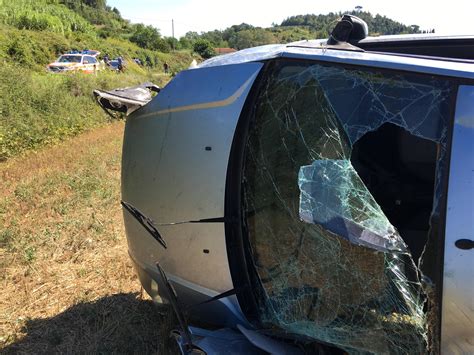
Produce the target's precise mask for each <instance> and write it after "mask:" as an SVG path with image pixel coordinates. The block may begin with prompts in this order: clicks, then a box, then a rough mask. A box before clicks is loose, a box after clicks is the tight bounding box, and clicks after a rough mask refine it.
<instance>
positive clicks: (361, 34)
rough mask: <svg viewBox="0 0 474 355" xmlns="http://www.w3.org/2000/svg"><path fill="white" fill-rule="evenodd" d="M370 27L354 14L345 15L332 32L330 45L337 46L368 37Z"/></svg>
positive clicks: (328, 42)
mask: <svg viewBox="0 0 474 355" xmlns="http://www.w3.org/2000/svg"><path fill="white" fill-rule="evenodd" d="M368 33H369V28H368V26H367V23H365V21H364V20H362V19H360V18H359V17H357V16H353V15H347V14H346V15H343V16H342V18H341V19H339V21H338V23H337V24H336V27H334V29H333V30H332V32H331V35H330V36H329V39H328V41H327V44H328V45H332V46H337V45H343V46H344V45H345V46H347V44H350V43H357V42H359V41H360V40H362V39H364V38H365V37H367V35H368Z"/></svg>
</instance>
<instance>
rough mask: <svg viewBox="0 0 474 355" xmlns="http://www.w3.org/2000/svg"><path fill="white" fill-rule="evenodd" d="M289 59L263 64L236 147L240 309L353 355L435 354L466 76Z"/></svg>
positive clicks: (230, 237)
mask: <svg viewBox="0 0 474 355" xmlns="http://www.w3.org/2000/svg"><path fill="white" fill-rule="evenodd" d="M289 56H291V58H279V59H276V60H271V61H268V62H267V63H266V67H265V68H264V70H263V73H264V74H262V75H261V76H260V78H259V81H258V82H257V83H256V88H255V90H254V93H253V96H250V97H249V98H248V99H247V103H246V109H244V114H243V116H242V117H241V121H240V122H239V126H238V127H237V131H236V134H235V137H240V138H239V139H236V138H234V146H233V148H232V151H233V155H232V156H231V160H230V165H229V169H230V170H229V172H228V177H231V178H230V179H228V182H227V183H228V186H227V191H228V192H227V193H226V197H227V202H226V205H227V206H229V207H228V209H227V211H226V215H227V218H229V219H232V220H233V222H232V223H228V224H227V227H226V236H227V244H228V245H233V246H234V248H233V249H232V251H230V250H229V251H228V257H229V263H230V265H231V272H232V275H233V280H234V286H235V287H236V288H237V289H238V290H240V291H239V292H238V297H239V302H240V303H241V307H242V309H243V310H244V312H247V314H246V315H247V317H248V318H249V319H252V318H253V319H255V322H257V323H260V324H262V325H265V326H266V327H268V326H271V327H274V328H275V329H280V330H281V331H282V332H283V333H285V334H290V333H293V334H298V335H300V336H306V337H310V338H313V339H316V340H319V341H321V342H324V343H327V344H333V345H335V346H337V347H340V348H341V349H344V350H346V351H349V352H353V351H356V352H372V353H387V352H393V351H397V352H402V353H414V352H415V353H422V352H426V351H427V350H428V349H434V351H435V352H436V351H438V350H439V347H440V321H441V307H440V304H441V302H442V294H443V291H444V292H446V289H444V290H443V270H444V269H445V265H444V264H443V258H444V253H443V249H444V244H445V223H446V201H447V197H448V191H447V186H448V179H449V174H450V173H449V167H450V157H451V151H450V150H451V145H452V144H453V147H454V144H455V141H453V139H452V127H453V122H454V112H455V104H456V100H457V92H458V89H459V83H460V80H459V78H454V77H450V75H449V74H448V73H447V72H446V73H445V74H444V75H441V74H436V73H433V72H435V71H436V70H432V69H431V73H427V71H429V70H426V68H424V65H425V64H426V65H430V66H433V63H432V62H428V61H426V62H425V61H423V60H418V62H417V64H418V66H417V65H410V66H407V65H405V66H400V67H403V68H404V69H403V70H397V69H396V67H397V65H396V63H395V65H394V63H388V61H387V59H386V57H385V58H384V60H385V61H387V63H386V64H380V63H377V64H376V66H371V64H370V63H364V65H363V66H362V65H354V64H353V63H349V62H350V61H349V60H348V61H347V63H346V64H344V62H345V61H344V60H341V59H340V58H339V59H338V60H337V61H338V63H331V62H330V59H327V58H323V60H312V59H311V58H310V56H306V57H307V58H298V55H297V54H295V53H292V54H291V55H289ZM363 56H364V55H361V57H362V58H363ZM283 57H284V56H283ZM302 57H304V56H302ZM348 57H349V56H348ZM404 60H406V59H402V61H404ZM395 62H396V60H395ZM415 62H416V61H415ZM440 63H442V62H440ZM384 67H385V68H384ZM440 73H441V71H440ZM461 82H462V80H461ZM466 105H467V106H469V107H470V108H471V109H472V100H471V101H470V102H469V103H468V104H466ZM471 118H472V116H471ZM471 122H472V121H471ZM242 137H243V138H242ZM464 151H465V149H464ZM471 156H472V154H471ZM242 157H243V158H242ZM471 171H472V170H471ZM471 174H472V173H471ZM471 182H472V176H471ZM229 184H230V185H229ZM450 189H451V187H450ZM468 191H469V190H468ZM470 192H471V193H472V187H471V190H470ZM470 201H472V196H471V199H470ZM237 205H239V206H240V207H232V206H237ZM236 215H237V216H240V218H239V219H240V221H241V222H240V223H235V222H234V221H235V216H236ZM471 216H472V213H471ZM462 218H464V220H465V221H466V223H467V221H468V220H467V219H466V218H467V216H465V217H462ZM466 228H467V229H468V230H470V233H471V234H472V224H471V225H470V226H467V227H466ZM466 233H467V232H466ZM239 238H240V239H241V242H240V243H239V241H238V239H239ZM446 243H448V241H446ZM238 245H240V246H241V248H235V246H238ZM447 250H448V248H447ZM465 260H467V259H465ZM465 272H466V268H464V274H463V275H466V273H465ZM470 272H472V268H471V271H470ZM468 273H469V272H468ZM242 275H246V277H243V276H242ZM471 275H472V274H471ZM444 277H445V278H446V275H445V276H444ZM471 278H472V276H471ZM249 282H250V283H251V284H252V287H248V285H247V283H249ZM465 295H467V293H465ZM471 299H472V294H471ZM465 300H466V299H464V301H463V302H465ZM443 305H444V303H443ZM471 309H472V308H471ZM443 312H445V311H444V310H443ZM447 312H448V313H449V311H447ZM443 315H444V313H443ZM471 334H472V333H471Z"/></svg>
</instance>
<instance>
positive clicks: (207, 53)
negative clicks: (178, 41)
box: [193, 39, 216, 59]
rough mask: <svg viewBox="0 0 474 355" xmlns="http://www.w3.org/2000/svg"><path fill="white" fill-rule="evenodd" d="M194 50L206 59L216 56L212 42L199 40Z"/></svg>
mask: <svg viewBox="0 0 474 355" xmlns="http://www.w3.org/2000/svg"><path fill="white" fill-rule="evenodd" d="M193 49H194V51H195V52H196V53H198V54H199V55H200V56H201V57H203V58H204V59H207V58H211V57H213V56H215V55H216V53H215V52H214V48H212V45H211V42H209V41H208V40H206V39H198V40H197V41H196V42H195V43H194V46H193Z"/></svg>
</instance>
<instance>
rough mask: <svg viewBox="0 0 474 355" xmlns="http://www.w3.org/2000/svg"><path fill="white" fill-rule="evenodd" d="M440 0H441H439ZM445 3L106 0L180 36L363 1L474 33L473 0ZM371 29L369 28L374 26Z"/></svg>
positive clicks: (385, 11) (383, 11) (426, 26)
mask: <svg viewBox="0 0 474 355" xmlns="http://www.w3.org/2000/svg"><path fill="white" fill-rule="evenodd" d="M440 3H441V2H440ZM443 3H444V4H446V5H445V6H441V5H438V4H437V2H435V1H420V0H418V1H417V0H391V1H383V0H365V1H348V0H339V1H335V2H332V1H320V3H318V2H317V1H314V0H313V1H309V0H291V1H281V2H280V1H275V0H273V1H268V0H237V1H225V0H199V1H197V0H168V1H164V0H107V4H108V5H109V6H112V7H116V8H117V9H119V11H120V12H121V14H122V17H124V18H126V19H128V20H130V21H131V22H132V23H144V24H147V25H153V26H155V27H157V28H158V29H159V30H160V33H161V34H162V35H163V36H171V35H172V20H174V34H175V37H177V38H179V37H181V36H184V34H185V33H186V32H188V31H196V32H198V33H200V32H206V31H212V30H215V29H218V30H223V29H225V28H227V27H230V26H232V25H238V24H241V23H243V22H245V23H248V24H250V25H253V26H260V27H269V26H271V25H272V23H276V24H280V23H281V22H282V21H283V20H284V19H286V18H287V17H290V16H293V15H305V14H326V13H329V12H338V11H347V10H352V9H354V8H355V7H356V6H362V10H363V11H369V12H371V13H372V15H375V14H380V15H385V16H387V17H389V18H391V19H393V20H396V21H398V22H401V23H403V24H405V25H419V26H420V29H422V30H430V29H433V28H434V29H435V30H436V33H437V34H471V35H472V34H474V25H473V20H472V13H473V10H474V1H473V0H449V1H447V2H443ZM369 30H370V29H369Z"/></svg>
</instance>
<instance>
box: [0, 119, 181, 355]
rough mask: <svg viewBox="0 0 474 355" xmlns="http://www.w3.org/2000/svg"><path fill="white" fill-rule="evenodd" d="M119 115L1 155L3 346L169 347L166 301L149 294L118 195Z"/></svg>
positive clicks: (24, 349) (41, 349)
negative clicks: (22, 152) (132, 255)
mask: <svg viewBox="0 0 474 355" xmlns="http://www.w3.org/2000/svg"><path fill="white" fill-rule="evenodd" d="M123 126H124V125H123V122H117V123H114V124H111V125H107V126H105V127H102V128H99V129H96V130H94V131H90V132H88V133H85V134H83V135H81V136H79V137H76V138H73V139H71V140H69V141H67V142H65V143H63V144H61V145H57V146H54V147H49V148H46V149H44V150H41V151H39V152H34V153H30V154H28V155H27V156H23V157H19V158H15V159H12V160H9V161H7V162H5V163H2V164H0V268H1V269H0V271H1V282H2V285H1V289H0V349H2V348H3V351H6V352H15V353H31V352H34V353H50V352H68V353H74V352H81V353H83V352H85V353H104V352H105V353H116V352H120V353H156V352H159V353H167V352H169V349H170V347H171V346H172V345H171V344H170V342H169V340H168V335H167V333H168V331H169V328H170V326H171V324H170V321H169V319H170V318H172V317H169V311H168V309H166V308H162V309H157V307H155V306H154V305H152V304H151V301H149V300H144V299H143V298H144V297H143V295H142V293H141V292H140V286H139V282H138V280H137V278H136V276H135V274H134V271H133V268H132V264H131V262H130V260H129V258H128V255H127V246H126V240H125V237H124V228H123V224H122V212H121V208H120V205H119V201H120V181H119V180H120V155H121V143H122V134H123Z"/></svg>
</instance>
